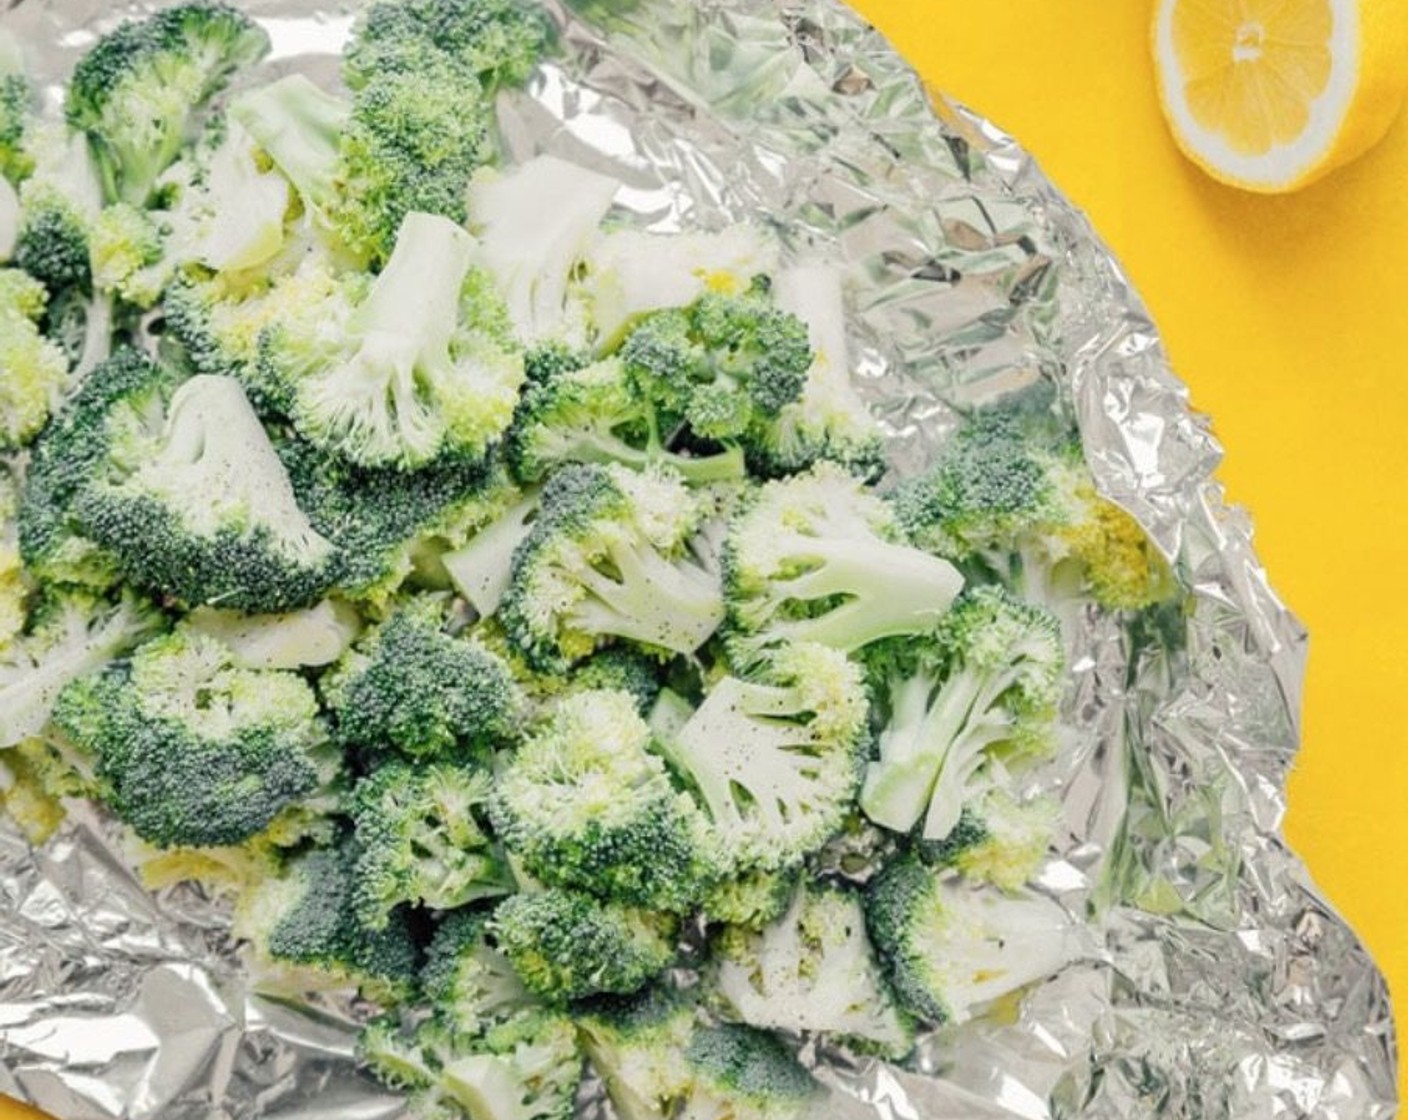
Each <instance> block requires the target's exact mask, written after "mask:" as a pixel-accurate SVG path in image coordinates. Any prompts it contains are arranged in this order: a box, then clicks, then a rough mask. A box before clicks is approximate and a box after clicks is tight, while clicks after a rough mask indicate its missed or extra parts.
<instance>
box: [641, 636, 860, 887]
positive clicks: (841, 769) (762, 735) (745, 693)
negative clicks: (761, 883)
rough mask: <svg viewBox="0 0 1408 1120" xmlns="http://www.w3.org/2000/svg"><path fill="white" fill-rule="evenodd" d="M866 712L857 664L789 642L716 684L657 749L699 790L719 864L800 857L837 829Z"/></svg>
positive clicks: (724, 869) (853, 783)
mask: <svg viewBox="0 0 1408 1120" xmlns="http://www.w3.org/2000/svg"><path fill="white" fill-rule="evenodd" d="M868 713H869V705H868V702H867V696H866V690H865V683H864V680H863V679H862V676H861V672H860V669H859V668H858V667H857V666H856V665H855V664H853V663H852V662H850V661H848V660H847V659H846V658H845V657H844V656H843V655H842V654H840V653H837V652H836V651H834V650H830V649H827V648H825V647H824V646H813V645H796V646H788V647H785V648H783V649H782V650H779V651H778V652H777V653H776V654H775V655H774V656H773V657H772V658H771V659H770V660H769V661H768V662H767V665H766V668H765V669H764V670H763V671H762V672H760V673H759V674H758V675H757V677H756V678H755V679H748V680H742V679H739V678H737V677H725V678H723V679H722V680H720V681H718V682H717V683H716V684H715V685H714V686H713V688H712V689H711V690H710V691H709V694H708V695H707V696H706V697H705V698H704V703H703V704H702V705H700V707H699V709H698V711H696V712H695V713H694V715H693V716H692V717H691V718H690V719H689V721H688V722H687V723H686V724H685V725H684V727H682V728H681V729H680V730H679V731H678V733H676V734H675V736H674V737H673V738H671V739H669V740H668V741H665V742H662V747H661V749H662V750H664V752H665V753H666V755H667V757H668V758H669V760H670V761H671V762H672V763H673V764H674V765H675V767H676V769H677V770H679V771H680V772H681V773H682V774H683V775H685V776H686V778H687V779H688V780H689V781H690V782H691V783H692V785H693V787H694V788H695V789H696V790H698V793H699V797H700V800H701V801H702V802H703V805H704V809H705V811H706V813H707V815H708V817H709V820H710V825H711V826H710V828H709V829H708V830H707V834H706V844H707V847H708V849H709V851H710V853H711V858H712V860H713V862H714V864H715V866H716V867H717V869H718V870H719V872H720V873H722V874H723V875H725V876H727V877H736V876H738V875H739V874H740V873H742V872H744V871H746V870H749V869H752V868H757V869H761V870H780V869H783V868H787V867H793V866H796V865H797V864H798V863H800V862H801V860H802V859H803V857H804V856H806V855H807V854H808V853H810V852H814V851H816V850H817V849H818V848H820V847H821V846H822V845H823V844H825V843H826V841H827V840H829V839H830V838H831V836H832V835H833V834H834V833H836V832H837V831H839V829H840V828H841V825H842V823H843V822H844V820H845V817H846V813H847V811H848V810H849V808H850V805H851V803H852V802H853V801H854V799H855V795H856V790H857V788H858V787H859V784H860V778H861V768H862V766H863V760H864V758H865V754H866V750H867V747H868V743H869V740H868V736H867V717H868Z"/></svg>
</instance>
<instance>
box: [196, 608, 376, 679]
mask: <svg viewBox="0 0 1408 1120" xmlns="http://www.w3.org/2000/svg"><path fill="white" fill-rule="evenodd" d="M185 625H186V626H189V627H190V628H191V629H192V630H194V631H196V632H197V633H198V634H204V635H207V636H208V637H211V638H214V639H215V640H216V641H218V642H220V643H221V644H222V645H224V646H225V647H226V648H227V649H228V650H229V651H230V653H231V654H232V660H233V661H234V663H235V664H236V665H238V666H239V667H240V668H242V669H301V668H305V667H309V668H316V667H317V666H320V665H331V664H332V663H333V662H334V661H336V660H337V659H338V658H340V657H341V656H342V655H343V654H344V653H346V652H347V651H348V649H350V648H351V646H352V643H353V642H354V641H355V640H356V638H357V635H358V634H359V633H360V632H361V629H362V623H361V618H360V617H359V616H358V614H357V612H356V611H355V610H354V609H353V608H352V607H351V606H349V605H348V604H346V603H341V602H333V601H332V600H324V601H323V602H321V603H319V604H318V605H317V606H316V607H309V608H308V609H307V610H302V611H294V612H290V613H287V614H242V613H241V612H239V611H226V610H219V609H217V608H215V607H197V608H196V609H195V610H194V611H192V612H191V613H190V614H188V615H187V616H186V619H185Z"/></svg>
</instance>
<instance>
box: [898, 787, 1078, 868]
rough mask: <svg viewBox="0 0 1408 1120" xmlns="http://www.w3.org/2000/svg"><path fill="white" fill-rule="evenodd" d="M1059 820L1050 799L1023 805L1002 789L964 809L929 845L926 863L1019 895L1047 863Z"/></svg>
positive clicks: (924, 847) (924, 846)
mask: <svg viewBox="0 0 1408 1120" xmlns="http://www.w3.org/2000/svg"><path fill="white" fill-rule="evenodd" d="M989 766H990V767H992V768H994V769H996V768H997V766H998V764H997V763H995V762H994V763H989ZM1058 816H1059V806H1058V805H1057V803H1056V802H1055V801H1053V800H1051V799H1050V798H1045V797H1041V798H1036V799H1035V800H1032V801H1026V802H1019V801H1017V800H1016V799H1015V798H1014V797H1013V796H1012V795H1011V794H1010V793H1008V792H1007V791H1006V790H1005V789H1004V788H1003V787H1002V785H1001V784H998V785H994V786H993V787H992V788H991V789H988V790H986V791H984V792H983V793H981V794H980V795H979V796H978V797H977V798H976V799H974V800H971V801H969V802H967V803H966V804H965V805H964V806H963V812H962V813H961V814H960V815H959V818H958V823H957V824H956V825H954V826H953V830H952V831H951V832H950V833H949V834H948V835H947V836H946V837H944V839H942V840H939V841H925V842H923V843H921V844H920V850H921V852H922V854H923V857H924V859H925V860H926V861H928V862H930V863H935V864H941V865H945V866H948V867H953V868H956V869H957V870H958V871H959V872H960V873H961V874H962V875H963V876H964V878H966V879H969V880H971V881H972V882H975V883H992V884H994V885H995V886H998V887H1001V888H1002V889H1003V890H1007V891H1017V890H1019V889H1021V887H1022V886H1023V885H1025V884H1026V883H1027V882H1029V881H1030V880H1031V879H1032V877H1033V876H1034V875H1035V874H1036V873H1037V870H1038V869H1039V868H1040V867H1041V862H1042V860H1044V859H1045V858H1046V853H1047V851H1048V850H1049V849H1050V848H1051V843H1052V840H1053V838H1054V835H1055V831H1056V822H1057V819H1058Z"/></svg>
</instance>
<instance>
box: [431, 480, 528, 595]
mask: <svg viewBox="0 0 1408 1120" xmlns="http://www.w3.org/2000/svg"><path fill="white" fill-rule="evenodd" d="M540 501H541V495H540V493H539V491H538V490H536V489H530V490H528V491H526V492H525V493H523V494H522V495H521V497H520V498H519V500H518V501H516V502H514V503H513V504H512V505H510V506H509V507H508V509H507V510H505V511H504V513H503V515H502V516H501V517H497V518H495V519H494V520H493V521H491V522H490V523H489V524H488V525H486V526H484V528H482V529H481V530H479V531H478V532H477V533H475V534H474V535H473V536H471V537H470V538H469V541H468V543H466V544H464V545H463V546H461V547H460V548H457V549H454V550H452V551H450V552H447V553H444V554H443V555H442V556H441V557H440V563H441V564H442V565H443V566H444V568H445V571H446V573H447V574H448V575H449V577H450V582H451V583H453V584H454V585H455V589H456V590H457V591H458V592H459V593H460V594H461V595H463V596H464V597H465V598H466V599H467V600H468V601H469V603H470V605H471V606H472V607H474V609H475V610H476V611H478V612H479V613H480V615H482V616H483V617H486V618H487V617H488V616H489V615H492V614H494V613H495V612H496V611H497V610H498V609H499V604H500V603H501V602H502V601H503V597H504V593H505V592H507V591H508V587H509V583H510V581H511V580H512V578H513V554H514V552H515V551H517V549H518V546H519V545H520V544H522V543H523V540H524V538H526V537H527V536H528V533H529V531H530V530H531V529H532V527H533V521H534V519H535V518H536V517H537V516H538V508H539V504H540Z"/></svg>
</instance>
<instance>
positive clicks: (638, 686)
mask: <svg viewBox="0 0 1408 1120" xmlns="http://www.w3.org/2000/svg"><path fill="white" fill-rule="evenodd" d="M567 684H568V686H569V687H570V688H572V689H574V690H576V689H614V690H616V691H618V692H624V693H626V694H627V695H628V696H629V697H630V698H631V700H632V701H633V702H634V704H635V706H636V711H638V712H639V713H640V714H641V715H643V716H644V715H647V714H648V713H649V712H650V710H651V708H653V707H654V706H655V699H656V697H657V696H659V694H660V664H659V662H658V661H655V660H653V659H651V658H650V657H647V656H646V655H645V654H644V653H642V652H641V651H640V650H637V649H631V648H629V647H627V646H613V647H609V648H607V649H603V650H599V651H598V652H596V653H594V654H592V655H591V656H590V657H588V658H587V659H586V660H585V661H582V662H579V663H578V664H577V666H576V667H575V668H574V669H573V671H572V676H571V679H570V681H568V682H567Z"/></svg>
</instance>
